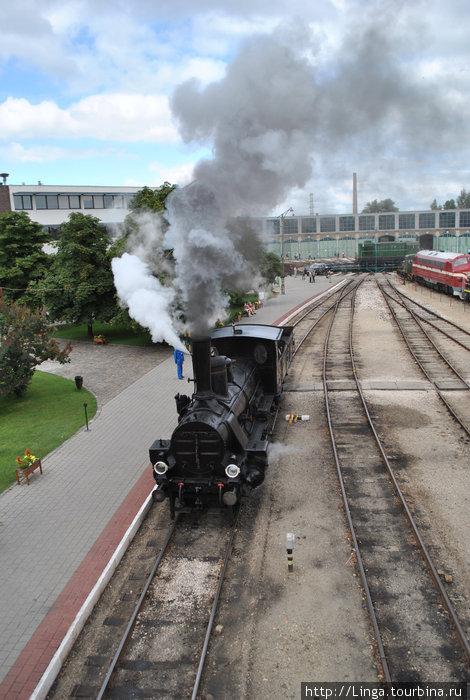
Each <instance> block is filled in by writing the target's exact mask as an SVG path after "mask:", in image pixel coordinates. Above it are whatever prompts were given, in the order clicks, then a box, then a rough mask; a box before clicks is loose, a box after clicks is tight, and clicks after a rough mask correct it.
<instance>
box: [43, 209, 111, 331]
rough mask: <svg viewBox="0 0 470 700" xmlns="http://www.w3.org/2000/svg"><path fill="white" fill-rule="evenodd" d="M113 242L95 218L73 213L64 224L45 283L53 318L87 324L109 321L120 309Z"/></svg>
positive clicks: (48, 308) (46, 300)
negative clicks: (114, 270) (112, 249)
mask: <svg viewBox="0 0 470 700" xmlns="http://www.w3.org/2000/svg"><path fill="white" fill-rule="evenodd" d="M110 242H111V239H110V237H109V236H108V234H107V233H106V232H105V231H104V230H103V229H102V228H101V227H100V225H99V219H97V218H96V217H94V216H90V215H86V214H81V213H78V212H76V213H72V214H70V216H69V220H68V221H67V223H65V224H63V226H62V228H61V234H60V237H59V240H58V244H57V253H56V255H55V256H54V259H53V262H52V265H51V268H50V271H49V274H48V275H47V276H46V278H45V280H44V282H43V283H42V284H41V289H42V294H43V299H44V304H45V306H46V308H47V310H48V311H49V312H50V315H51V317H52V318H53V319H56V320H61V321H68V322H71V323H86V324H87V326H88V335H89V336H90V337H92V336H93V322H94V321H95V320H96V321H109V320H110V319H111V318H112V317H113V316H114V314H115V313H116V310H117V302H116V296H115V288H114V282H113V273H112V271H111V258H110V255H109V254H108V248H109V245H110Z"/></svg>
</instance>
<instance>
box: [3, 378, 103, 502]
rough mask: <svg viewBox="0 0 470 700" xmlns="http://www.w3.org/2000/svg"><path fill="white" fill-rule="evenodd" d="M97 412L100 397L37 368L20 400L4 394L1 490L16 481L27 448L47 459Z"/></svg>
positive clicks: (37, 455) (68, 380)
mask: <svg viewBox="0 0 470 700" xmlns="http://www.w3.org/2000/svg"><path fill="white" fill-rule="evenodd" d="M84 403H87V404H88V407H87V413H88V420H91V419H92V417H93V416H94V415H95V413H96V399H95V397H94V396H93V394H90V392H89V391H87V390H86V389H81V390H80V391H78V390H77V388H76V386H75V382H74V381H72V380H70V379H64V377H58V376H56V375H54V374H49V373H48V372H40V371H38V370H36V372H35V373H34V376H33V379H32V380H31V382H30V384H29V387H28V389H27V391H26V394H25V395H24V396H23V397H22V398H20V399H7V398H5V397H0V492H1V491H4V490H5V489H6V488H7V487H8V486H10V485H11V484H12V483H14V481H15V465H16V458H17V457H23V455H24V453H25V451H26V448H27V449H29V451H30V452H31V454H33V455H35V456H36V457H40V458H43V457H45V456H46V455H47V454H48V452H51V450H53V449H54V448H56V447H57V446H58V445H60V444H62V443H63V442H64V440H67V438H69V437H70V436H71V435H73V434H74V433H76V432H77V430H78V429H79V428H80V427H82V426H85V409H84V407H83V404H84Z"/></svg>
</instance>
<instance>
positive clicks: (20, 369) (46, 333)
mask: <svg viewBox="0 0 470 700" xmlns="http://www.w3.org/2000/svg"><path fill="white" fill-rule="evenodd" d="M52 332H53V328H52V326H51V325H50V324H49V322H48V321H47V317H46V313H45V312H42V313H40V312H39V311H31V309H29V308H28V307H27V306H26V304H17V303H15V302H14V301H10V302H9V303H7V302H6V301H5V298H4V297H3V296H0V394H2V395H3V396H8V397H11V398H14V397H18V398H19V397H20V396H23V394H24V393H25V391H26V389H27V388H28V384H29V382H30V381H31V378H32V376H33V374H34V370H35V368H36V366H37V365H39V364H41V362H44V360H58V361H59V362H60V363H62V364H63V363H64V362H69V353H70V350H71V349H72V348H71V346H70V344H68V345H67V346H66V347H65V348H64V349H63V350H61V349H60V348H59V346H58V344H57V342H56V341H55V340H54V339H53V338H52V337H51V336H52Z"/></svg>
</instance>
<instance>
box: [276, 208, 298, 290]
mask: <svg viewBox="0 0 470 700" xmlns="http://www.w3.org/2000/svg"><path fill="white" fill-rule="evenodd" d="M289 212H292V213H294V210H293V209H292V207H289V209H288V210H287V211H285V212H283V213H282V214H281V215H280V217H279V233H280V236H281V294H285V293H286V276H285V274H284V217H285V215H286V214H289Z"/></svg>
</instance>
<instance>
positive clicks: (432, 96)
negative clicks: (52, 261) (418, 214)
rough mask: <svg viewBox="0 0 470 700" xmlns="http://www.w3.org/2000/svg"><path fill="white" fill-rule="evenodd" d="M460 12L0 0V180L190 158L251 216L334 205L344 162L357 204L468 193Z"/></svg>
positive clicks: (162, 165) (133, 175)
mask: <svg viewBox="0 0 470 700" xmlns="http://www.w3.org/2000/svg"><path fill="white" fill-rule="evenodd" d="M467 8H468V6H467V2H466V0H447V2H443V1H442V0H426V2H424V0H423V1H421V0H407V1H406V2H404V1H402V0H250V1H248V0H228V1H227V2H222V1H221V0H219V1H218V2H217V1H216V0H200V1H199V2H198V3H194V1H192V2H191V1H190V0H172V1H171V2H170V1H169V0H125V1H124V0H113V2H110V1H109V0H93V2H91V0H41V2H37V0H17V1H16V2H14V3H5V4H4V6H3V7H2V13H1V14H2V17H1V23H0V171H1V172H5V173H9V178H8V184H22V183H25V184H37V182H38V181H41V182H42V183H43V184H45V185H77V186H78V185H92V186H93V185H99V186H107V185H109V186H123V185H129V186H137V187H141V186H144V185H147V186H150V187H158V186H160V185H161V184H162V183H163V182H165V181H168V182H171V183H173V184H178V185H180V186H184V185H186V184H188V183H190V182H192V181H194V179H195V178H196V179H197V174H198V173H201V172H202V173H204V176H205V177H206V176H207V177H208V178H209V180H210V177H212V178H217V179H220V178H222V179H223V180H224V190H223V191H224V197H226V198H227V200H228V199H230V197H231V194H230V193H231V189H232V185H231V178H233V179H234V180H237V182H236V183H235V187H234V189H235V190H236V191H237V193H238V195H237V196H238V197H239V199H237V201H233V202H230V207H231V208H230V210H231V211H232V212H233V213H235V214H236V213H237V212H238V211H240V212H241V213H245V211H243V210H244V207H243V205H242V204H241V203H240V197H241V200H242V201H244V200H245V197H246V201H248V200H249V207H247V210H248V209H249V211H250V213H254V214H257V215H259V216H269V215H279V214H280V213H282V212H283V211H285V210H287V209H290V208H292V210H293V212H294V213H295V214H297V215H306V214H309V213H311V212H314V213H320V214H335V213H336V214H341V213H350V212H351V211H352V179H353V173H354V172H355V173H357V182H358V206H359V211H361V209H362V208H363V207H364V206H365V205H366V204H367V202H370V201H372V200H374V199H379V200H381V199H385V198H391V199H393V200H394V202H395V204H396V205H397V206H398V207H399V209H400V210H401V211H407V210H415V209H428V208H429V206H430V203H431V202H432V201H433V199H436V200H437V202H438V203H443V202H444V201H446V200H447V199H449V198H452V197H453V198H456V197H457V196H458V195H459V194H460V192H461V190H462V189H467V190H470V170H469V168H470V138H469V135H470V134H469V119H468V116H467V115H470V44H469V42H468V36H469V34H470V32H469V29H470V13H469V12H468V9H467ZM213 160H216V161H217V162H218V163H219V164H220V166H221V167H218V168H216V169H212V171H211V162H212V161H213ZM242 161H243V163H242ZM242 165H243V167H241V166H242ZM248 169H250V172H251V173H255V174H256V177H254V178H246V174H247V172H248ZM211 172H212V174H211ZM215 173H216V174H215ZM242 178H245V179H244V180H243V182H249V186H248V185H247V186H246V187H245V188H243V186H242V185H243V182H242V181H241V180H242ZM261 180H262V181H263V187H264V188H265V189H264V190H263V192H260V196H259V200H258V199H257V182H258V181H261ZM205 181H206V180H205ZM266 186H267V187H268V189H269V196H266ZM258 202H259V203H258Z"/></svg>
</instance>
